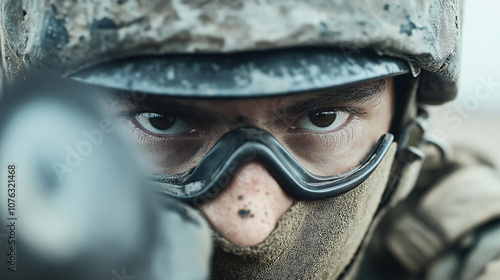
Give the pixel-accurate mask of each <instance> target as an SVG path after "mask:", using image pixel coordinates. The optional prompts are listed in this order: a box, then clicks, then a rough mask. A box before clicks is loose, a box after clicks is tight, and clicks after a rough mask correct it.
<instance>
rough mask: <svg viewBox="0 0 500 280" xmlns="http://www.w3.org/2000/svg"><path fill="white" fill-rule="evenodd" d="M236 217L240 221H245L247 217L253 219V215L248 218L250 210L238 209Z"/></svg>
mask: <svg viewBox="0 0 500 280" xmlns="http://www.w3.org/2000/svg"><path fill="white" fill-rule="evenodd" d="M238 215H240V217H241V218H242V219H246V218H248V217H253V214H252V215H251V216H250V210H247V209H240V210H239V211H238Z"/></svg>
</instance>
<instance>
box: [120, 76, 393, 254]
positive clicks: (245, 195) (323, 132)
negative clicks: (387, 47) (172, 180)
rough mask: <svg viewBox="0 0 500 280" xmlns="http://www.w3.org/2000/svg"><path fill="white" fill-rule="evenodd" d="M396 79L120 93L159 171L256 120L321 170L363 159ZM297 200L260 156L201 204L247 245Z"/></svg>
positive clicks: (181, 166)
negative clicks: (173, 93) (281, 91)
mask: <svg viewBox="0 0 500 280" xmlns="http://www.w3.org/2000/svg"><path fill="white" fill-rule="evenodd" d="M393 90H394V89H393V80H392V79H387V80H379V81H374V82H370V83H364V84H357V85H353V86H348V87H343V88H337V89H330V90H325V91H321V92H314V93H305V94H296V95H290V96H284V97H273V98H256V99H212V100H210V99H180V98H167V97H161V96H153V95H148V96H147V98H145V99H144V100H142V101H140V102H137V101H134V100H131V99H127V98H117V99H116V100H113V108H114V109H115V110H116V112H117V113H118V114H119V115H120V116H122V120H123V123H124V126H126V128H127V131H129V133H130V135H131V137H133V139H134V140H135V141H136V142H137V144H138V146H140V148H141V149H142V150H143V151H144V153H145V154H146V155H147V157H146V158H147V159H148V161H149V164H148V166H149V168H150V169H151V170H149V171H150V172H152V173H166V174H176V173H182V172H186V171H188V170H189V169H191V168H193V167H195V166H196V165H197V164H198V162H199V161H200V160H201V159H202V158H203V156H204V155H205V154H206V153H207V152H208V151H209V150H210V148H211V147H212V146H213V145H214V144H215V142H216V141H217V140H218V139H219V138H220V137H221V136H222V135H223V134H224V133H226V132H228V131H230V130H232V129H235V128H239V127H248V126H252V127H256V128H260V129H264V130H267V131H268V132H270V133H271V134H272V135H273V136H274V137H275V138H276V139H277V140H278V141H279V142H280V143H281V144H282V145H283V146H284V147H285V148H286V149H287V150H288V151H289V152H290V153H291V154H292V155H293V156H294V157H295V158H296V159H297V160H298V161H299V162H300V163H301V164H302V166H303V167H304V168H305V169H307V170H308V171H310V172H311V173H313V174H316V175H325V176H326V175H337V174H341V173H344V172H347V171H349V170H351V169H353V168H355V167H357V166H358V165H359V164H360V163H361V162H362V161H363V160H364V159H365V158H366V157H367V155H368V154H369V152H370V150H371V148H372V147H373V145H374V144H375V143H376V142H377V140H378V139H379V138H380V136H381V135H383V134H385V133H387V132H388V131H389V127H390V123H391V119H392V112H393ZM293 203H294V199H293V198H292V197H290V196H289V195H287V194H286V193H285V192H284V191H283V190H282V188H281V187H280V186H279V184H278V183H277V182H276V180H275V179H274V178H273V177H272V176H271V175H270V173H269V172H268V171H267V170H266V168H265V167H264V166H263V165H262V164H261V163H259V162H257V161H252V162H249V163H247V164H245V165H244V166H243V167H242V168H240V169H239V170H237V171H236V174H235V175H234V177H233V179H232V181H231V182H230V184H229V186H228V187H227V188H226V189H224V190H223V191H222V192H221V193H220V194H219V195H218V196H216V197H215V198H214V199H212V200H209V201H206V202H205V203H203V204H201V205H200V206H199V209H200V210H201V211H202V212H203V213H204V214H205V216H206V218H207V219H208V220H209V221H210V223H211V224H212V226H213V228H214V229H215V230H217V231H218V232H219V233H220V234H221V235H222V236H224V237H225V238H226V239H228V240H229V241H231V242H233V243H235V244H236V245H240V246H253V245H256V244H258V243H260V242H262V241H263V240H265V239H266V238H267V237H268V236H269V234H270V233H271V232H272V230H273V229H274V228H275V227H276V224H277V223H278V221H279V220H280V218H281V217H282V215H283V214H284V213H286V212H287V210H288V209H290V207H291V206H292V204H293Z"/></svg>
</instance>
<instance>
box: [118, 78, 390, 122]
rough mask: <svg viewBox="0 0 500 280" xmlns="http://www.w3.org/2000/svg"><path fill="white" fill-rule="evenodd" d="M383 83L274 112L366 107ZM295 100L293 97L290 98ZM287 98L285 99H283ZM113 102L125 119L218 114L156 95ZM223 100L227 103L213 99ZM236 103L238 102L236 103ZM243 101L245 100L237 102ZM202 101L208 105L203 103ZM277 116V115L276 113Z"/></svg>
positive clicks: (306, 96)
mask: <svg viewBox="0 0 500 280" xmlns="http://www.w3.org/2000/svg"><path fill="white" fill-rule="evenodd" d="M385 87H386V80H385V79H380V80H376V81H372V82H368V83H363V84H356V85H350V86H345V87H337V88H333V89H327V90H321V91H316V92H307V93H302V94H301V93H299V94H296V95H295V96H296V97H297V100H294V101H292V103H293V104H291V105H286V106H284V107H282V108H277V112H279V113H280V114H282V115H284V116H286V117H293V116H297V115H299V114H303V113H305V112H309V111H313V110H315V109H320V108H325V106H331V107H341V106H348V105H352V104H357V105H363V104H366V103H370V102H373V101H375V100H379V99H380V96H381V95H382V94H383V93H384V91H385ZM289 96H290V97H291V96H294V95H289ZM286 97H287V96H285V98H286ZM114 99H115V100H112V102H113V103H114V104H115V106H117V107H121V108H122V111H126V112H127V113H126V115H128V116H131V115H135V114H137V113H139V112H142V111H154V112H156V113H160V114H161V113H168V114H174V115H176V116H180V117H182V116H188V115H189V116H190V117H195V118H196V117H200V118H201V117H202V118H205V119H214V120H215V119H217V116H218V115H219V114H220V111H219V110H217V108H207V107H205V106H199V105H197V104H196V103H197V102H198V101H200V99H192V100H189V99H183V100H172V99H170V98H165V97H163V96H158V95H149V94H146V99H145V100H142V101H136V100H134V98H133V97H132V96H130V95H126V96H125V97H119V96H116V97H115V98H114ZM215 100H218V101H220V100H226V99H215ZM235 100H238V99H235ZM239 100H244V99H239ZM203 101H210V99H205V100H203ZM275 113H276V112H275Z"/></svg>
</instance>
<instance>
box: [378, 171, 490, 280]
mask: <svg viewBox="0 0 500 280" xmlns="http://www.w3.org/2000/svg"><path fill="white" fill-rule="evenodd" d="M499 201H500V178H499V176H498V174H497V173H496V172H495V171H494V170H493V169H492V168H490V167H488V166H485V165H480V166H468V167H464V168H460V169H458V170H457V171H456V172H454V173H452V174H450V175H448V176H446V177H444V178H442V179H441V180H440V181H438V183H437V184H436V185H435V186H434V187H432V188H431V189H429V190H428V191H427V192H426V193H424V194H423V195H422V196H421V198H420V199H419V200H418V202H417V203H416V208H415V209H414V210H410V211H408V212H406V213H404V214H402V215H400V216H399V217H398V218H396V219H395V220H394V221H393V223H392V227H391V228H390V230H389V232H388V235H387V240H386V243H387V247H388V249H389V251H390V252H391V253H392V254H393V255H394V256H395V257H396V259H398V260H399V262H400V263H401V265H403V266H404V267H405V268H406V269H408V270H409V271H411V272H414V273H416V272H419V271H422V270H423V269H424V268H425V267H426V266H427V265H429V264H430V262H431V261H433V260H435V259H436V258H438V257H439V256H440V255H441V254H442V253H443V252H444V251H445V250H446V249H448V248H450V247H452V246H453V245H455V244H456V243H457V242H459V241H461V240H462V239H463V238H464V237H466V236H467V235H468V234H469V233H471V232H473V231H474V230H476V229H478V228H479V227H480V226H482V225H484V224H486V223H488V222H490V221H492V220H495V219H499V218H500V203H499Z"/></svg>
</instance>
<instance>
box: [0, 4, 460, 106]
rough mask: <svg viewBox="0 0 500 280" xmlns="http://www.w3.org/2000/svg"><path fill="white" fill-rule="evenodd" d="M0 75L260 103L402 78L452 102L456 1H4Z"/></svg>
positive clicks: (434, 99) (428, 98)
mask: <svg viewBox="0 0 500 280" xmlns="http://www.w3.org/2000/svg"><path fill="white" fill-rule="evenodd" d="M0 9H1V10H0V22H1V29H0V35H1V36H0V40H1V44H2V45H1V47H2V61H1V63H2V69H3V76H4V77H5V78H6V79H7V80H13V79H16V78H18V77H22V76H23V75H24V74H25V73H26V72H27V71H29V70H30V69H32V68H42V69H50V70H52V71H55V72H58V73H59V74H61V75H63V76H70V77H73V78H75V79H79V80H83V81H86V82H90V83H96V84H101V85H105V86H111V87H116V88H122V89H133V90H142V91H146V92H152V93H158V94H170V95H188V96H215V97H220V96H226V97H227V96H262V95H276V94H284V93H286V92H299V91H306V90H311V89H315V88H326V87H331V86H337V85H341V84H348V83H353V82H357V81H363V80H369V79H375V78H380V77H389V76H394V75H398V74H401V73H406V72H411V73H412V74H413V76H417V75H421V79H420V87H419V92H418V98H419V101H420V102H424V103H428V104H441V103H444V102H446V101H449V100H452V99H453V98H454V97H455V96H456V92H457V78H458V70H459V67H458V62H459V41H460V32H459V31H460V30H459V27H460V19H459V14H460V13H459V3H458V0H445V1H441V0H420V1H416V0H414V1H404V2H401V1H395V0H389V1H379V0H375V1H374V0H370V1H336V0H309V1H299V0H291V1H290V0H287V1H284V0H283V1H240V0H217V1H197V0H193V1H180V0H170V1H164V0H152V1H147V2H146V1H137V0H107V1H101V0H99V1H97V0H90V1H83V0H74V1H57V0H43V1H38V0H4V1H2V2H1V3H0Z"/></svg>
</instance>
